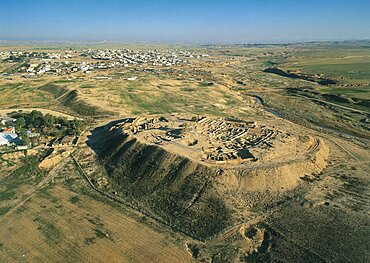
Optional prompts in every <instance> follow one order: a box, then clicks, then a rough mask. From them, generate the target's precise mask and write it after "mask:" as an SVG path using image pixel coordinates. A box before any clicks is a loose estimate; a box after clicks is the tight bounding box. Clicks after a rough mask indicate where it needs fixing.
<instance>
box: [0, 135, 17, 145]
mask: <svg viewBox="0 0 370 263" xmlns="http://www.w3.org/2000/svg"><path fill="white" fill-rule="evenodd" d="M17 137H18V135H17V134H16V133H10V132H0V145H9V144H11V143H12V142H14V141H15V139H17Z"/></svg>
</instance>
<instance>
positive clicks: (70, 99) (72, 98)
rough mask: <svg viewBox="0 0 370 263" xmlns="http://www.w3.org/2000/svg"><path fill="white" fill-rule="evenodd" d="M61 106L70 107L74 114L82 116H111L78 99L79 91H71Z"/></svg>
mask: <svg viewBox="0 0 370 263" xmlns="http://www.w3.org/2000/svg"><path fill="white" fill-rule="evenodd" d="M61 104H62V105H63V106H65V107H68V108H69V109H71V110H72V111H73V112H75V113H77V114H78V115H81V116H94V115H101V114H110V113H109V112H104V111H102V110H100V109H98V108H97V107H95V106H91V105H89V104H87V103H85V102H84V101H82V100H80V99H79V98H78V92H77V90H73V91H70V92H69V93H68V94H67V95H66V96H65V97H64V98H63V99H62V100H61Z"/></svg>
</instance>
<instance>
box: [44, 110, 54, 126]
mask: <svg viewBox="0 0 370 263" xmlns="http://www.w3.org/2000/svg"><path fill="white" fill-rule="evenodd" d="M54 123H55V118H54V116H53V115H51V114H49V113H48V114H45V116H44V125H45V126H46V127H48V128H51V127H53V125H54Z"/></svg>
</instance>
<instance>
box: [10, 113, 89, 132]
mask: <svg viewBox="0 0 370 263" xmlns="http://www.w3.org/2000/svg"><path fill="white" fill-rule="evenodd" d="M12 117H13V118H15V119H17V121H16V124H15V129H16V131H17V132H18V133H20V134H21V135H24V137H27V135H26V130H34V131H36V132H39V133H41V134H44V135H52V136H57V137H58V136H62V135H65V134H75V135H77V134H79V133H81V132H82V130H83V129H84V127H85V125H86V123H85V121H81V120H71V121H69V120H67V119H66V118H64V117H55V116H53V115H51V114H45V115H44V114H43V113H42V112H40V111H37V110H34V111H32V112H31V113H22V112H17V113H14V114H12ZM22 139H23V136H22Z"/></svg>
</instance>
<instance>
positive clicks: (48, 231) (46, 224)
mask: <svg viewBox="0 0 370 263" xmlns="http://www.w3.org/2000/svg"><path fill="white" fill-rule="evenodd" d="M33 221H34V222H35V223H36V224H37V225H38V228H37V229H38V230H39V231H40V232H41V234H42V235H43V236H44V237H45V239H46V242H47V243H48V244H49V245H55V244H58V243H60V242H61V241H62V240H63V238H64V235H63V233H62V232H61V231H60V230H59V229H58V228H57V227H56V226H55V224H54V223H53V222H50V221H48V220H47V219H44V218H41V217H36V218H34V219H33Z"/></svg>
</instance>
